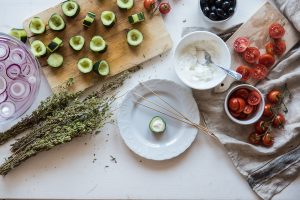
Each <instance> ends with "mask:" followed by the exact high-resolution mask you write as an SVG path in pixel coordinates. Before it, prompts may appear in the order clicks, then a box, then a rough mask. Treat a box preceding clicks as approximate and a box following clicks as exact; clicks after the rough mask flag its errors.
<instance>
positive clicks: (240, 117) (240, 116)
mask: <svg viewBox="0 0 300 200" xmlns="http://www.w3.org/2000/svg"><path fill="white" fill-rule="evenodd" d="M237 118H238V119H241V120H243V119H247V118H248V115H247V114H245V113H243V112H242V113H240V115H239V116H238V117H237Z"/></svg>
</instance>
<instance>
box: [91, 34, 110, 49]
mask: <svg viewBox="0 0 300 200" xmlns="http://www.w3.org/2000/svg"><path fill="white" fill-rule="evenodd" d="M90 49H91V50H92V51H93V52H98V53H104V52H105V51H106V50H107V45H106V42H105V40H104V39H103V38H102V37H101V36H99V35H96V36H94V37H93V38H92V39H91V42H90Z"/></svg>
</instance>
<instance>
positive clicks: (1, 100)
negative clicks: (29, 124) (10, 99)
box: [0, 92, 7, 103]
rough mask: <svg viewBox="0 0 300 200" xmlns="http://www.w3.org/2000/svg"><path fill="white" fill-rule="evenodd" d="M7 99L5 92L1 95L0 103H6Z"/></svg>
mask: <svg viewBox="0 0 300 200" xmlns="http://www.w3.org/2000/svg"><path fill="white" fill-rule="evenodd" d="M6 99H7V93H6V92H3V93H2V94H0V103H2V102H4V101H5V100H6Z"/></svg>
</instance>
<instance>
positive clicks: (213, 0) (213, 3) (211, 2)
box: [208, 0, 216, 6]
mask: <svg viewBox="0 0 300 200" xmlns="http://www.w3.org/2000/svg"><path fill="white" fill-rule="evenodd" d="M208 1H209V4H210V5H211V6H213V5H215V3H216V0H208Z"/></svg>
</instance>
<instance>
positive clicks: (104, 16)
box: [101, 11, 117, 27]
mask: <svg viewBox="0 0 300 200" xmlns="http://www.w3.org/2000/svg"><path fill="white" fill-rule="evenodd" d="M101 21H102V24H103V25H104V26H106V27H112V26H113V25H114V24H115V23H116V21H117V18H116V15H115V13H114V12H112V11H103V12H102V13H101Z"/></svg>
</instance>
